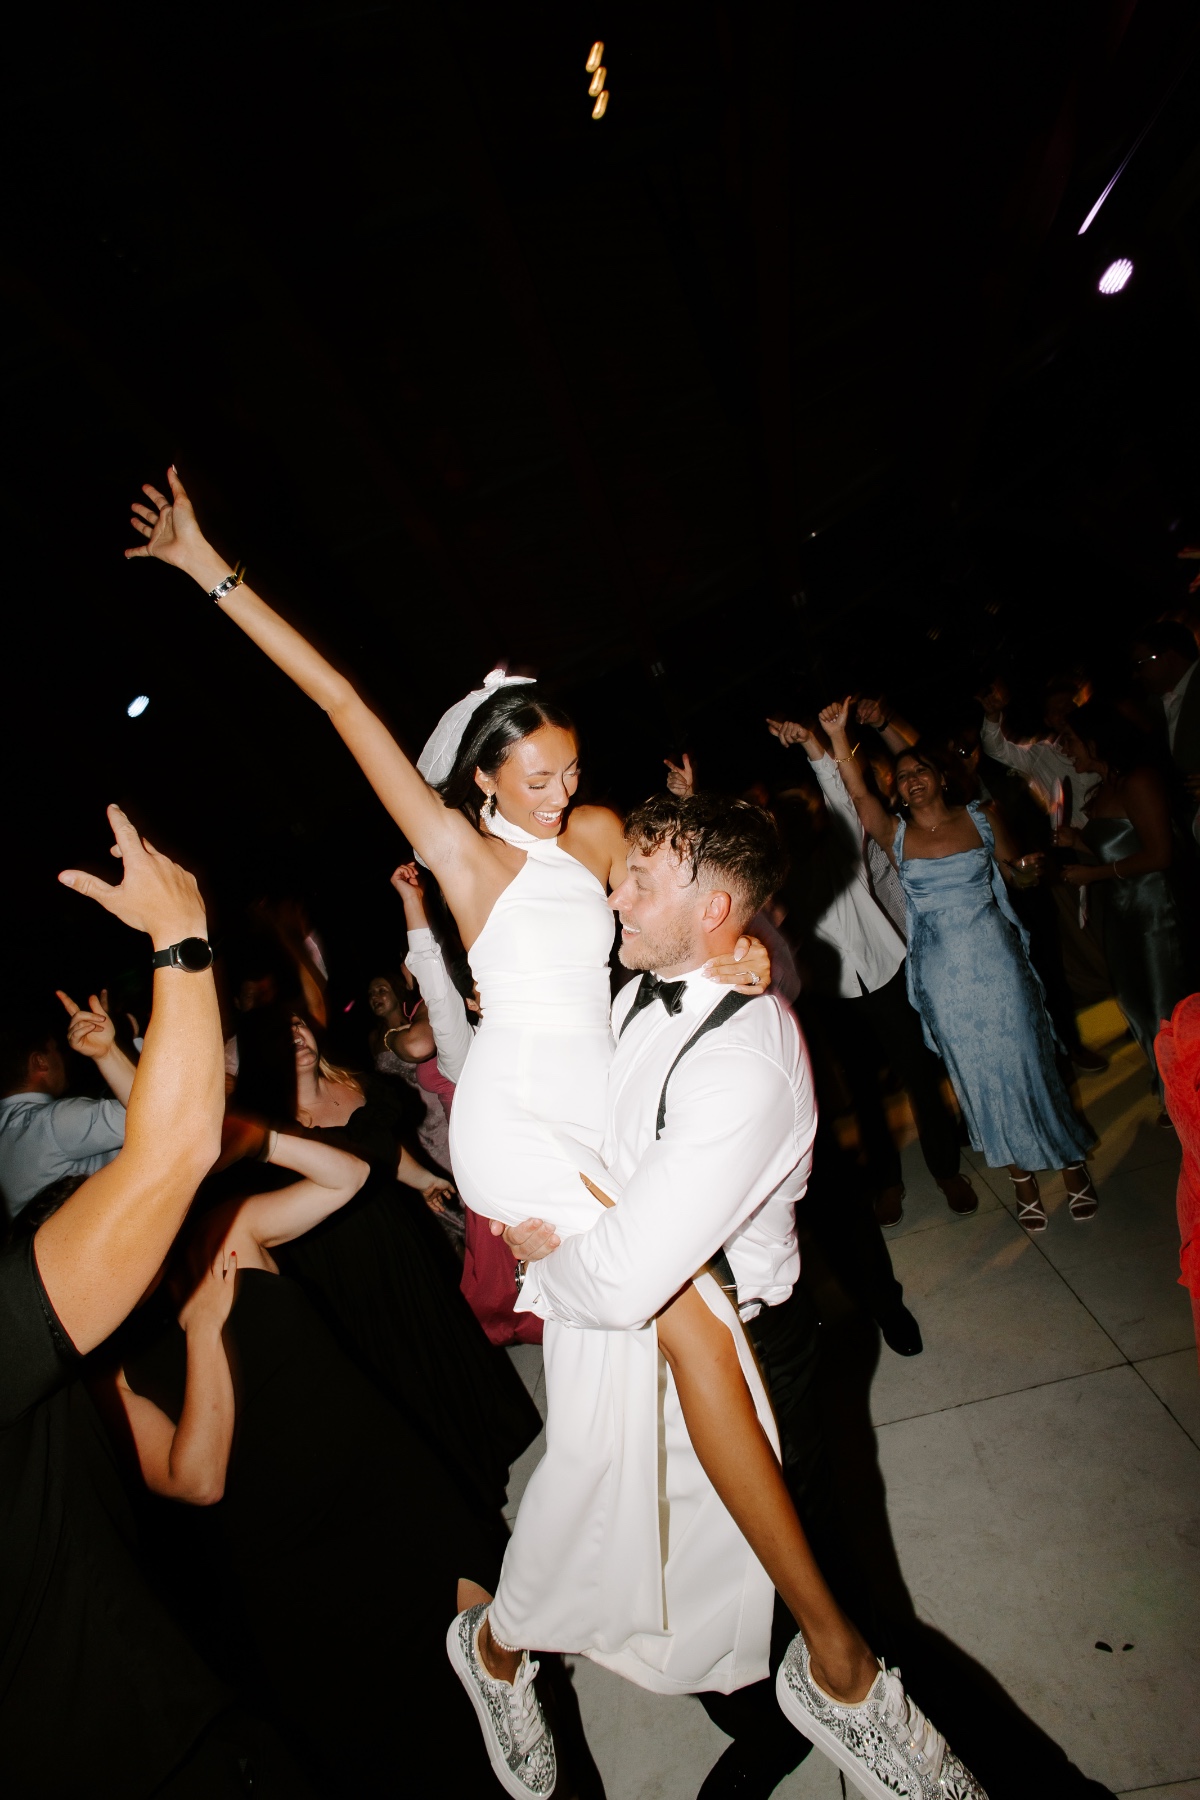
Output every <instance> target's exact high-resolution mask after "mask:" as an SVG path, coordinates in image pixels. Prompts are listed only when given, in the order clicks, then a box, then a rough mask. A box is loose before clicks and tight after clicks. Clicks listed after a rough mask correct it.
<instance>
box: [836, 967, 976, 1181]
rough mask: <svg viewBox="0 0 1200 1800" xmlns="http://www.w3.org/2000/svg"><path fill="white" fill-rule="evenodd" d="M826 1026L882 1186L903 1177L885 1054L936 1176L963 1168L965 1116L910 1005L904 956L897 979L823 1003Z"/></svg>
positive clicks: (869, 1163) (871, 1175) (871, 1170)
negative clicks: (891, 1123)
mask: <svg viewBox="0 0 1200 1800" xmlns="http://www.w3.org/2000/svg"><path fill="white" fill-rule="evenodd" d="M819 1005H820V1011H821V1016H822V1019H823V1020H824V1023H825V1028H826V1031H827V1032H828V1035H829V1038H830V1040H831V1043H832V1047H833V1049H834V1050H835V1052H836V1054H837V1058H838V1061H839V1062H840V1063H841V1065H842V1070H843V1073H844V1074H845V1077H846V1081H847V1083H848V1085H849V1088H850V1097H851V1099H852V1100H853V1102H854V1111H855V1114H856V1116H857V1118H858V1127H859V1133H860V1138H861V1142H862V1147H863V1152H864V1156H865V1161H866V1170H867V1179H868V1182H869V1184H870V1185H871V1186H872V1187H873V1188H876V1189H879V1188H885V1187H896V1186H898V1185H899V1183H900V1153H899V1151H898V1150H897V1149H896V1145H895V1142H894V1140H893V1138H892V1134H891V1131H890V1129H889V1127H888V1122H887V1114H886V1113H885V1111H884V1106H883V1096H882V1095H881V1093H880V1090H879V1053H880V1051H881V1050H882V1052H883V1054H884V1056H885V1057H886V1058H887V1060H888V1062H889V1063H890V1064H891V1066H892V1068H893V1070H894V1071H895V1073H896V1075H897V1077H898V1078H899V1080H900V1083H901V1085H902V1086H903V1088H904V1091H905V1092H906V1093H907V1095H908V1098H909V1101H910V1102H911V1105H912V1110H913V1118H914V1120H915V1121H916V1126H917V1136H918V1138H919V1139H920V1142H921V1153H922V1155H923V1156H924V1158H925V1164H926V1167H927V1168H928V1170H929V1173H930V1174H931V1175H932V1176H933V1178H934V1180H935V1181H946V1180H948V1179H949V1178H950V1176H952V1175H957V1174H958V1167H959V1143H958V1120H957V1118H956V1117H955V1115H954V1112H953V1110H952V1109H951V1107H950V1105H949V1103H948V1102H947V1100H946V1097H945V1094H944V1092H943V1090H942V1065H941V1063H940V1061H939V1060H938V1058H937V1057H936V1056H934V1054H933V1052H932V1051H931V1050H930V1049H929V1048H928V1046H927V1045H926V1043H925V1039H924V1037H923V1036H922V1033H921V1020H920V1017H919V1015H918V1014H917V1013H916V1012H915V1011H914V1010H913V1008H912V1007H911V1006H910V1004H909V999H908V992H907V989H906V986H905V975H904V964H903V963H901V965H900V967H899V968H898V969H897V971H896V973H895V974H894V975H893V976H892V978H891V980H890V981H887V982H885V983H884V985H883V986H882V987H881V988H876V989H875V991H874V993H866V992H864V993H862V994H860V995H859V996H858V997H857V998H855V999H846V1000H842V999H831V998H830V999H824V1000H822V1001H820V1002H819Z"/></svg>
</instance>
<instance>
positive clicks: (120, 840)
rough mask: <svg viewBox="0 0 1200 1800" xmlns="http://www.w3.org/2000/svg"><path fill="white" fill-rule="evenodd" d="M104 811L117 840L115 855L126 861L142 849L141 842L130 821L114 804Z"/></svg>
mask: <svg viewBox="0 0 1200 1800" xmlns="http://www.w3.org/2000/svg"><path fill="white" fill-rule="evenodd" d="M106 811H107V813H108V822H109V824H110V825H111V826H112V834H113V836H114V837H115V838H116V840H117V842H116V846H115V848H116V854H117V855H118V856H120V857H124V858H125V859H128V857H129V856H130V854H131V853H132V854H135V855H136V853H137V852H138V851H139V850H140V849H141V847H142V840H141V838H139V836H138V834H137V831H136V830H135V828H134V826H133V824H132V823H131V821H130V820H129V819H128V818H127V817H126V816H125V814H124V813H123V812H122V811H121V808H120V807H119V806H117V805H115V804H114V805H112V806H109V807H108V808H106Z"/></svg>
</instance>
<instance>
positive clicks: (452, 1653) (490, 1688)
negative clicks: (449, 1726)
mask: <svg viewBox="0 0 1200 1800" xmlns="http://www.w3.org/2000/svg"><path fill="white" fill-rule="evenodd" d="M486 1616H487V1607H486V1606H469V1607H468V1608H467V1610H466V1612H460V1613H459V1615H458V1617H457V1618H456V1619H455V1620H454V1622H453V1624H452V1625H451V1627H450V1629H449V1631H448V1632H447V1633H446V1650H447V1653H448V1654H449V1657H450V1661H451V1664H452V1665H453V1668H454V1672H455V1674H456V1675H457V1676H458V1679H459V1680H460V1681H461V1682H462V1684H463V1686H464V1687H465V1688H466V1690H467V1695H468V1698H469V1699H470V1702H471V1705H472V1706H473V1707H474V1708H475V1711H476V1713H477V1714H478V1716H479V1723H480V1726H481V1727H482V1730H483V1741H484V1743H485V1744H486V1745H487V1753H488V1756H489V1758H490V1759H491V1764H492V1768H493V1769H494V1770H495V1772H496V1779H497V1781H499V1783H500V1785H501V1787H502V1788H503V1789H504V1791H505V1793H508V1794H512V1796H513V1800H549V1796H550V1795H551V1794H552V1793H553V1792H554V1783H555V1781H556V1779H557V1775H558V1771H557V1768H556V1766H555V1759H554V1739H553V1738H552V1737H551V1736H550V1732H549V1729H548V1727H547V1725H546V1720H545V1716H544V1715H543V1713H542V1705H541V1701H540V1700H539V1699H538V1697H537V1695H536V1694H535V1693H534V1690H533V1681H534V1677H535V1676H536V1674H537V1672H538V1665H537V1663H535V1662H533V1661H532V1660H531V1659H530V1656H529V1653H528V1652H526V1653H525V1655H524V1656H522V1658H521V1666H520V1668H519V1669H518V1670H517V1679H516V1680H515V1681H514V1682H513V1683H512V1685H511V1686H510V1685H509V1683H508V1682H507V1681H496V1680H494V1679H493V1678H492V1676H490V1675H489V1674H488V1672H487V1670H486V1669H485V1668H484V1666H483V1663H482V1662H481V1660H480V1656H479V1628H480V1626H481V1625H482V1624H483V1621H484V1619H485V1617H486Z"/></svg>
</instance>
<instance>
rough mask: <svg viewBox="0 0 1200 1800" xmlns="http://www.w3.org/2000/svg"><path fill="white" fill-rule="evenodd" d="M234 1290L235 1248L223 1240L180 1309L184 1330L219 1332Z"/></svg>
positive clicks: (226, 1315) (235, 1279)
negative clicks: (223, 1242) (228, 1247)
mask: <svg viewBox="0 0 1200 1800" xmlns="http://www.w3.org/2000/svg"><path fill="white" fill-rule="evenodd" d="M236 1293H237V1251H236V1250H229V1249H227V1248H226V1247H225V1245H224V1244H222V1245H221V1248H220V1250H219V1251H218V1252H217V1256H216V1260H215V1261H214V1262H213V1264H212V1267H211V1268H207V1269H205V1271H204V1273H203V1274H202V1275H201V1277H200V1279H199V1281H198V1282H197V1283H196V1286H195V1288H194V1289H193V1291H192V1293H191V1294H190V1295H189V1296H188V1298H187V1300H186V1301H185V1302H184V1304H183V1306H182V1308H181V1309H180V1313H179V1323H180V1324H181V1325H182V1326H183V1329H184V1330H185V1331H195V1332H203V1331H211V1332H216V1333H218V1334H219V1333H220V1331H221V1329H222V1327H223V1326H224V1324H225V1321H226V1319H228V1317H229V1314H230V1312H231V1311H232V1309H233V1301H234V1296H235V1294H236Z"/></svg>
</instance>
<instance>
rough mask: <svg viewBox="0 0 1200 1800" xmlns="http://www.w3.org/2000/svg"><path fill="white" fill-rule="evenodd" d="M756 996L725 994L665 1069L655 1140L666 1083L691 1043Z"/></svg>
mask: <svg viewBox="0 0 1200 1800" xmlns="http://www.w3.org/2000/svg"><path fill="white" fill-rule="evenodd" d="M758 998H759V996H758V995H757V994H739V993H731V994H726V996H725V998H724V999H723V1000H721V1001H719V1002H718V1003H717V1005H716V1006H714V1007H713V1009H712V1011H711V1012H710V1013H709V1015H708V1017H707V1019H705V1020H704V1022H703V1023H702V1024H701V1025H700V1026H699V1027H698V1028H697V1029H696V1030H695V1031H693V1033H692V1035H691V1037H690V1038H689V1039H688V1041H687V1043H686V1044H685V1045H684V1046H683V1049H682V1050H681V1051H680V1052H679V1055H678V1056H677V1057H676V1058H675V1061H674V1062H673V1063H672V1064H671V1066H670V1068H669V1069H668V1070H667V1079H666V1081H664V1082H663V1090H662V1093H661V1095H660V1096H659V1101H658V1122H657V1124H656V1125H655V1127H654V1136H655V1139H656V1140H657V1139H658V1138H660V1137H661V1136H662V1129H663V1126H664V1125H665V1124H666V1122H667V1084H668V1082H669V1081H670V1079H671V1077H672V1075H673V1074H674V1073H675V1071H676V1069H677V1068H678V1067H679V1065H680V1063H681V1062H682V1061H683V1059H684V1057H685V1056H686V1055H687V1053H688V1051H689V1050H690V1049H691V1047H692V1045H693V1044H698V1043H699V1042H700V1039H701V1038H702V1037H703V1036H704V1035H705V1033H706V1032H709V1031H716V1030H718V1028H719V1027H720V1026H722V1025H724V1023H725V1021H726V1019H732V1017H733V1015H734V1013H737V1012H741V1010H742V1008H743V1006H747V1005H748V1004H749V1003H750V1001H751V1000H757V999H758Z"/></svg>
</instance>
